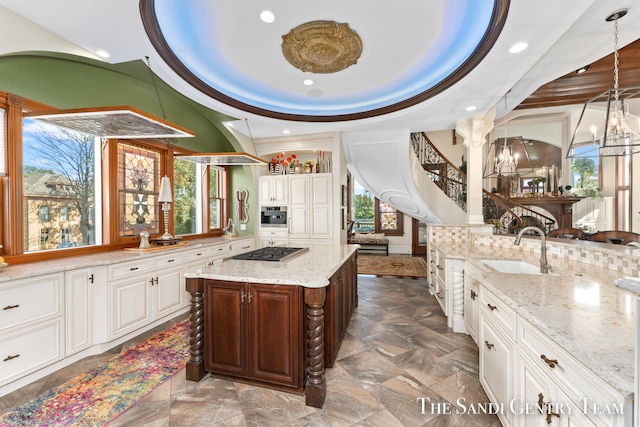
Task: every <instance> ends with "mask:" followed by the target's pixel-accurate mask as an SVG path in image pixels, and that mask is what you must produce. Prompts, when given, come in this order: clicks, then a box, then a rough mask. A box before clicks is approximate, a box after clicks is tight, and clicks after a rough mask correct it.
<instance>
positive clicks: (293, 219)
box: [287, 175, 311, 239]
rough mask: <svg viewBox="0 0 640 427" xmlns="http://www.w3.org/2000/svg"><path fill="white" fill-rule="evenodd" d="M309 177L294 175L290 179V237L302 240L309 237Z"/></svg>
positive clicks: (288, 219)
mask: <svg viewBox="0 0 640 427" xmlns="http://www.w3.org/2000/svg"><path fill="white" fill-rule="evenodd" d="M309 181H310V179H309V175H292V176H291V177H290V178H289V206H288V208H287V215H288V218H287V222H288V228H289V237H290V238H292V239H296V238H297V239H300V238H303V239H305V238H307V237H309V228H310V227H309V207H310V206H311V194H310V193H309Z"/></svg>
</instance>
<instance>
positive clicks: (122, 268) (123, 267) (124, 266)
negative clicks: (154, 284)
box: [108, 259, 151, 279]
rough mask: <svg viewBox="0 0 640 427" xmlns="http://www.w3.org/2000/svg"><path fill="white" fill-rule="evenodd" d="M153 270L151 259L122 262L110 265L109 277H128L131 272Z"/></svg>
mask: <svg viewBox="0 0 640 427" xmlns="http://www.w3.org/2000/svg"><path fill="white" fill-rule="evenodd" d="M149 271H151V259H141V260H136V261H129V262H122V263H120V264H115V265H110V266H109V273H108V274H109V279H117V278H119V277H127V276H130V275H131V274H138V273H146V272H149Z"/></svg>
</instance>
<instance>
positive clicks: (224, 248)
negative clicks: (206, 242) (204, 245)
mask: <svg viewBox="0 0 640 427" xmlns="http://www.w3.org/2000/svg"><path fill="white" fill-rule="evenodd" d="M230 253H231V248H230V246H229V245H227V244H225V245H218V246H212V247H210V248H209V256H211V257H214V258H218V257H222V256H227V255H229V254H230Z"/></svg>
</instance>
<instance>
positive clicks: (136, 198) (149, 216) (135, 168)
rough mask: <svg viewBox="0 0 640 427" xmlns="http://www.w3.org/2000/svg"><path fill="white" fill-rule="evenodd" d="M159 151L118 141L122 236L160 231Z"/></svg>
mask: <svg viewBox="0 0 640 427" xmlns="http://www.w3.org/2000/svg"><path fill="white" fill-rule="evenodd" d="M160 178H161V177H160V153H159V152H156V151H152V150H149V149H145V148H141V147H136V146H130V145H125V144H118V198H119V200H118V225H119V227H118V228H119V236H120V237H124V236H134V235H138V234H140V232H141V231H148V232H149V233H150V234H152V235H153V234H158V233H160V217H161V215H160V210H159V204H158V202H157V200H158V192H159V191H160Z"/></svg>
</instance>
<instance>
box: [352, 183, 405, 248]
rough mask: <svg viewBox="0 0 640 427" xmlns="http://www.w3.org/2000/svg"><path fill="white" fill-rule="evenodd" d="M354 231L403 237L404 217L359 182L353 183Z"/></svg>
mask: <svg viewBox="0 0 640 427" xmlns="http://www.w3.org/2000/svg"><path fill="white" fill-rule="evenodd" d="M353 193H354V212H355V214H354V221H355V227H354V231H355V232H356V233H384V234H386V235H387V236H401V235H403V234H404V231H403V218H404V217H403V215H402V213H401V212H398V211H397V210H396V209H395V208H393V207H392V206H390V205H389V204H387V203H385V202H382V201H380V200H378V199H377V198H375V197H373V195H372V194H371V193H369V191H367V190H365V189H364V187H362V186H361V185H360V184H358V182H357V181H355V180H354V181H353Z"/></svg>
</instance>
